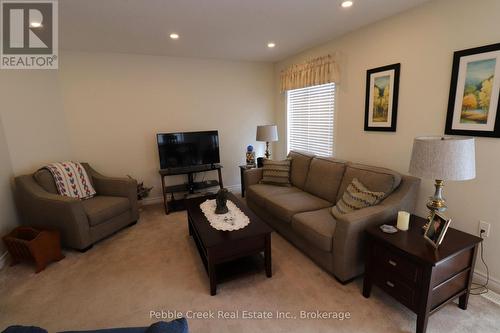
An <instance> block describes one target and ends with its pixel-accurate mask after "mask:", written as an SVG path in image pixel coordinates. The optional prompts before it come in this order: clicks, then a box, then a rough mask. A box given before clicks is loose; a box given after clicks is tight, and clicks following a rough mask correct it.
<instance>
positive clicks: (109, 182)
mask: <svg viewBox="0 0 500 333" xmlns="http://www.w3.org/2000/svg"><path fill="white" fill-rule="evenodd" d="M82 165H83V166H84V167H85V170H87V172H88V173H89V176H90V177H92V180H93V183H94V187H95V190H96V192H97V195H109V196H115V197H125V198H128V199H129V201H130V206H131V209H132V213H133V214H134V219H135V220H137V219H138V218H139V205H138V201H137V181H136V180H135V179H132V178H119V177H107V176H103V175H102V174H100V173H99V172H97V171H96V170H94V169H93V168H92V167H91V166H90V165H88V164H87V163H82Z"/></svg>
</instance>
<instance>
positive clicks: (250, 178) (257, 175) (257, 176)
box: [244, 168, 262, 188]
mask: <svg viewBox="0 0 500 333" xmlns="http://www.w3.org/2000/svg"><path fill="white" fill-rule="evenodd" d="M261 179H262V168H253V169H248V170H245V173H244V182H245V186H246V187H247V188H248V187H249V186H251V185H255V184H258V183H259V182H260V180H261Z"/></svg>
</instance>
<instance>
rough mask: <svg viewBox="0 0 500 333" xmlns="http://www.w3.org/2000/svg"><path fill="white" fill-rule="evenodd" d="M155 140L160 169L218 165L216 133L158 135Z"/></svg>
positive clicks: (217, 134) (217, 135)
mask: <svg viewBox="0 0 500 333" xmlns="http://www.w3.org/2000/svg"><path fill="white" fill-rule="evenodd" d="M156 138H157V141H158V151H159V153H160V168H161V169H168V168H179V167H188V166H195V165H205V164H215V163H220V157H219V132H217V131H205V132H183V133H160V134H157V135H156Z"/></svg>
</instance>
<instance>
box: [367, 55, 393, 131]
mask: <svg viewBox="0 0 500 333" xmlns="http://www.w3.org/2000/svg"><path fill="white" fill-rule="evenodd" d="M400 68H401V64H393V65H389V66H384V67H378V68H374V69H370V70H368V71H366V97H365V131H386V132H396V121H397V114H398V92H399V72H400Z"/></svg>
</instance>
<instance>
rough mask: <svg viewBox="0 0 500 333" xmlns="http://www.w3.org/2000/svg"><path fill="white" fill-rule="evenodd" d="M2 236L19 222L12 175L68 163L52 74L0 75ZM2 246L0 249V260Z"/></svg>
mask: <svg viewBox="0 0 500 333" xmlns="http://www.w3.org/2000/svg"><path fill="white" fill-rule="evenodd" d="M0 101H1V107H0V120H1V123H0V161H1V165H0V186H1V190H0V212H1V215H0V235H3V234H5V233H6V232H8V231H9V230H10V229H12V227H13V226H15V225H16V224H17V216H16V212H15V207H14V202H13V199H12V186H11V185H12V181H13V177H14V175H19V174H23V173H28V172H32V171H34V170H36V169H38V168H39V167H40V166H42V165H43V164H45V163H47V162H50V161H54V160H61V159H64V160H65V159H70V158H71V156H70V150H69V145H68V135H67V132H66V121H65V119H64V114H63V113H62V107H61V96H60V94H59V87H58V74H57V72H56V71H46V70H34V71H31V70H29V71H21V70H18V71H16V70H12V71H11V70H9V71H7V70H2V71H0ZM2 254H3V244H2V245H0V257H1V256H2Z"/></svg>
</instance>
